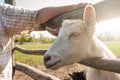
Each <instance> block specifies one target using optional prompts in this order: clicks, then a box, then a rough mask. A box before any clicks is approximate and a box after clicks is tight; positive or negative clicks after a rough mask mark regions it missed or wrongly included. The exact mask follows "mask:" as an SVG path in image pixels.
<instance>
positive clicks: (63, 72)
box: [14, 63, 85, 80]
mask: <svg viewBox="0 0 120 80" xmlns="http://www.w3.org/2000/svg"><path fill="white" fill-rule="evenodd" d="M34 67H35V68H37V69H39V70H41V71H43V72H46V73H49V74H51V75H53V76H55V77H58V78H60V79H61V80H72V79H71V77H70V76H69V75H68V74H69V73H72V72H79V71H82V70H84V69H85V66H83V65H80V64H77V63H75V64H73V65H69V66H66V67H62V68H60V69H58V70H48V69H46V68H45V67H44V65H37V66H34ZM14 80H33V79H32V78H31V77H29V76H27V75H26V74H24V73H22V72H20V71H15V76H14Z"/></svg>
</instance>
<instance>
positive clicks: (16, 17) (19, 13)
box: [2, 4, 39, 35]
mask: <svg viewBox="0 0 120 80" xmlns="http://www.w3.org/2000/svg"><path fill="white" fill-rule="evenodd" d="M36 15H37V10H30V9H23V8H17V7H14V6H11V5H8V4H3V9H2V23H3V24H2V26H3V27H4V31H5V34H8V35H14V34H20V33H21V32H22V31H25V30H28V31H32V30H33V28H35V27H38V26H39V24H36V23H35V20H36Z"/></svg>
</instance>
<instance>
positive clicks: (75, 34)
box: [69, 33, 80, 38]
mask: <svg viewBox="0 0 120 80" xmlns="http://www.w3.org/2000/svg"><path fill="white" fill-rule="evenodd" d="M78 35H80V34H79V33H72V34H71V35H70V36H69V38H71V37H77V36H78Z"/></svg>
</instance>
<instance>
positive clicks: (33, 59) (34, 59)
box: [15, 41, 120, 65]
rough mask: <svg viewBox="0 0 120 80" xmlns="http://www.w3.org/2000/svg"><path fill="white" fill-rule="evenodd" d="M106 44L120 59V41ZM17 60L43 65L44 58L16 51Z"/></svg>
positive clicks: (34, 46)
mask: <svg viewBox="0 0 120 80" xmlns="http://www.w3.org/2000/svg"><path fill="white" fill-rule="evenodd" d="M104 43H105V44H106V45H107V46H108V48H109V49H110V50H111V51H112V52H113V53H115V55H116V56H117V57H119V58H120V41H106V42H104ZM50 45H51V44H24V45H19V46H21V47H23V48H25V49H48V48H49V47H50ZM15 60H16V61H19V62H22V63H25V64H29V65H37V64H43V56H40V55H26V54H22V53H20V52H18V51H15Z"/></svg>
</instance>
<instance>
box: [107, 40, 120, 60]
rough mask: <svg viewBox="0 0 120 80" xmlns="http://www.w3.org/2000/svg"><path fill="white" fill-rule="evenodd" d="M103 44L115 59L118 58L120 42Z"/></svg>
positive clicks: (119, 55)
mask: <svg viewBox="0 0 120 80" xmlns="http://www.w3.org/2000/svg"><path fill="white" fill-rule="evenodd" d="M105 44H106V45H107V46H108V48H109V49H110V50H111V51H112V52H113V53H114V54H115V55H116V56H117V57H119V58H120V41H106V42H105Z"/></svg>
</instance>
